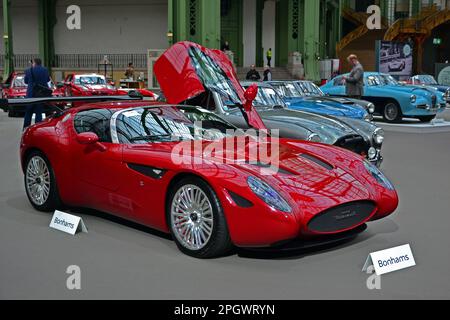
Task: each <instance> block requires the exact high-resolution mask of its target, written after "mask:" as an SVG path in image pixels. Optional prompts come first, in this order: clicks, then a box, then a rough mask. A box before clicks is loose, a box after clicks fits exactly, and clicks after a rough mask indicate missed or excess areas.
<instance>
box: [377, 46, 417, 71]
mask: <svg viewBox="0 0 450 320" xmlns="http://www.w3.org/2000/svg"><path fill="white" fill-rule="evenodd" d="M376 47H377V71H378V72H381V73H388V74H390V75H392V76H394V77H395V78H397V79H400V80H401V79H404V78H408V77H411V76H412V72H413V63H414V58H413V47H412V45H411V44H410V43H407V42H396V41H377V46H376Z"/></svg>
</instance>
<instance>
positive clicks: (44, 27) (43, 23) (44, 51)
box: [38, 0, 56, 70]
mask: <svg viewBox="0 0 450 320" xmlns="http://www.w3.org/2000/svg"><path fill="white" fill-rule="evenodd" d="M38 6H39V9H38V11H39V13H38V20H39V55H40V57H41V59H42V63H43V65H44V66H46V67H48V68H49V70H50V69H51V67H52V66H53V63H54V58H55V45H54V36H53V29H54V27H55V25H56V0H39V2H38Z"/></svg>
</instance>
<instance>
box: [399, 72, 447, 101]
mask: <svg viewBox="0 0 450 320" xmlns="http://www.w3.org/2000/svg"><path fill="white" fill-rule="evenodd" d="M407 83H408V84H411V85H416V86H425V87H431V88H434V89H436V90H438V91H440V92H442V93H443V94H444V96H445V101H446V102H447V104H448V105H450V86H446V85H442V84H439V83H438V82H437V81H436V79H435V78H434V77H433V76H432V75H429V74H419V75H416V76H413V77H411V78H410V79H409V81H408V82H407Z"/></svg>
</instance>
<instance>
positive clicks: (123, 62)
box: [0, 53, 147, 69]
mask: <svg viewBox="0 0 450 320" xmlns="http://www.w3.org/2000/svg"><path fill="white" fill-rule="evenodd" d="M105 55H106V56H107V58H108V60H109V62H110V63H112V64H113V65H114V68H115V69H121V68H122V69H124V68H126V67H127V66H128V63H130V62H132V63H133V65H134V67H135V68H136V69H146V68H147V55H146V54H145V53H133V54H57V55H55V61H54V63H53V66H52V67H53V68H60V69H97V68H98V64H99V63H100V61H102V60H103V58H104V57H105ZM38 56H39V55H38V54H16V55H14V67H15V68H16V69H25V68H28V67H29V66H30V60H32V59H33V58H35V57H38ZM4 61H5V56H4V55H0V68H1V69H3V68H4Z"/></svg>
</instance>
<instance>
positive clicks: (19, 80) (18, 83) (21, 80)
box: [12, 75, 27, 88]
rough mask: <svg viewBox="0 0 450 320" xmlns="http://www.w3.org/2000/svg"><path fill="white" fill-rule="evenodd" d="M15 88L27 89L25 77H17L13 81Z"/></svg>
mask: <svg viewBox="0 0 450 320" xmlns="http://www.w3.org/2000/svg"><path fill="white" fill-rule="evenodd" d="M12 87H13V88H26V87H27V85H26V84H25V76H23V75H22V76H17V77H15V78H14V80H13V85H12Z"/></svg>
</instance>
